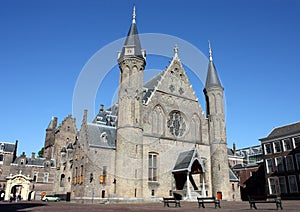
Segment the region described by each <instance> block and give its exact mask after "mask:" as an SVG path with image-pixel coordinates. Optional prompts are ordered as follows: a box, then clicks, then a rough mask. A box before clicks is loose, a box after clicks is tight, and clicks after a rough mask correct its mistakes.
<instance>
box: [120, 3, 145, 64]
mask: <svg viewBox="0 0 300 212" xmlns="http://www.w3.org/2000/svg"><path fill="white" fill-rule="evenodd" d="M125 47H133V48H134V55H125ZM131 56H136V57H140V58H144V57H143V54H142V48H141V42H140V39H139V35H138V30H137V26H136V23H135V8H134V17H133V20H132V23H131V26H130V29H129V31H128V34H127V38H126V40H125V43H124V46H123V48H122V52H121V54H120V59H122V58H123V57H131Z"/></svg>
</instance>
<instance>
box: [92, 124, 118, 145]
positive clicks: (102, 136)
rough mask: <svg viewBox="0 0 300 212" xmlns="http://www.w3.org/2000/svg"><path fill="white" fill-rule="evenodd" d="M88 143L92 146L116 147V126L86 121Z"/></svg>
mask: <svg viewBox="0 0 300 212" xmlns="http://www.w3.org/2000/svg"><path fill="white" fill-rule="evenodd" d="M87 130H88V144H89V145H90V146H93V147H101V148H109V149H115V148H116V128H115V127H110V126H106V125H102V124H94V123H87Z"/></svg>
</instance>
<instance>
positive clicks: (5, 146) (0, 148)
mask: <svg viewBox="0 0 300 212" xmlns="http://www.w3.org/2000/svg"><path fill="white" fill-rule="evenodd" d="M15 146H16V145H15V144H14V143H8V142H0V152H10V153H13V152H14V151H15Z"/></svg>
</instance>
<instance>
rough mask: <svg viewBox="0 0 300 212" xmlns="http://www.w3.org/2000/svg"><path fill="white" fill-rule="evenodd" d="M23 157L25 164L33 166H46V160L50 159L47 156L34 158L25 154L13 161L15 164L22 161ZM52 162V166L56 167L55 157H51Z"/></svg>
mask: <svg viewBox="0 0 300 212" xmlns="http://www.w3.org/2000/svg"><path fill="white" fill-rule="evenodd" d="M22 159H25V161H24V163H25V164H24V165H32V166H44V165H45V162H47V161H49V160H47V159H46V158H32V157H24V156H19V157H17V158H16V159H15V161H14V162H13V163H14V164H20V161H21V160H22ZM49 162H50V167H55V161H54V159H51V161H49Z"/></svg>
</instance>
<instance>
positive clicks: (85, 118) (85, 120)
mask: <svg viewBox="0 0 300 212" xmlns="http://www.w3.org/2000/svg"><path fill="white" fill-rule="evenodd" d="M87 115H88V110H87V109H85V110H84V112H83V120H82V123H84V124H87Z"/></svg>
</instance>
